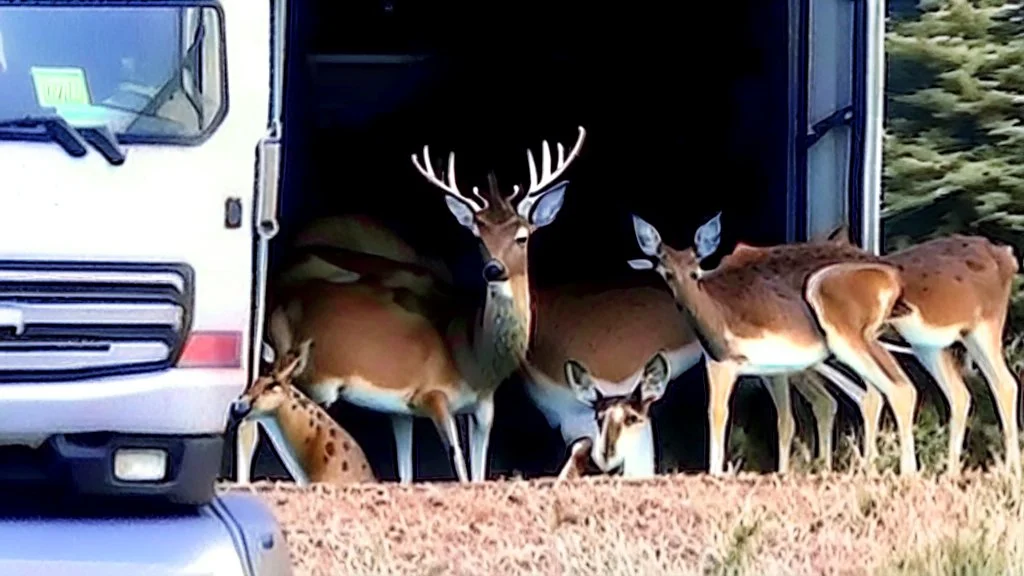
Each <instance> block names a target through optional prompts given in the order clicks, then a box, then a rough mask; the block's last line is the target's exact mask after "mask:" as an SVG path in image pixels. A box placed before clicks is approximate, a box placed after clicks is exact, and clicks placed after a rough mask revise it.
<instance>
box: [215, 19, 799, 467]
mask: <svg viewBox="0 0 1024 576" xmlns="http://www.w3.org/2000/svg"><path fill="white" fill-rule="evenodd" d="M485 5H486V9H485V8H484V6H485ZM594 6H595V5H594V4H587V5H584V4H583V3H582V2H546V3H542V2H539V1H537V0H530V1H526V2H523V1H516V2H504V1H503V2H498V3H494V2H489V3H483V2H478V3H475V4H473V5H469V4H462V3H459V4H456V3H451V2H447V3H446V2H441V1H435V2H415V1H412V0H356V1H348V2H319V3H317V2H308V3H292V5H291V8H290V10H291V13H290V15H289V23H288V26H289V32H288V57H287V66H286V80H285V81H286V91H285V106H286V117H285V134H284V139H285V140H284V141H285V149H286V151H285V156H284V162H285V164H284V172H283V188H282V190H283V193H282V200H281V216H282V218H281V224H282V232H281V233H280V234H279V235H278V237H277V239H276V240H275V242H274V243H273V247H272V254H271V268H270V274H271V275H273V274H275V273H276V272H277V268H275V262H279V261H280V257H281V253H282V250H284V249H286V248H287V245H288V241H289V239H290V238H291V235H292V234H294V233H295V231H296V230H297V229H298V228H299V227H301V226H302V224H303V223H305V222H306V221H308V219H309V217H310V215H311V214H317V215H319V214H325V213H346V212H361V213H366V214H370V215H372V216H375V217H377V218H379V219H381V220H382V221H383V222H384V223H386V224H388V225H390V226H391V227H393V228H394V229H395V230H396V231H398V232H399V233H400V234H401V235H403V236H404V237H405V238H406V239H407V240H408V241H410V242H411V243H412V245H413V246H415V247H416V248H417V249H418V250H421V251H422V252H424V253H425V254H434V255H437V256H442V257H444V258H445V259H446V261H447V262H448V264H449V266H451V267H452V269H453V272H454V274H455V277H456V281H457V282H462V283H468V284H472V283H476V282H481V279H480V268H479V266H480V265H481V262H480V261H479V259H475V260H474V255H475V253H476V244H475V243H476V240H475V239H474V238H472V237H471V236H470V235H469V234H468V233H466V232H465V231H464V230H463V229H462V228H461V227H460V226H459V225H458V224H457V223H456V221H455V219H454V218H452V216H451V214H450V213H449V212H448V211H447V210H446V209H445V206H444V202H443V201H442V193H441V192H440V191H439V190H437V189H436V188H433V187H431V186H430V185H429V184H427V183H426V182H425V181H424V180H423V179H422V177H421V176H420V175H419V174H418V173H417V172H416V171H415V169H414V168H413V166H412V165H411V162H410V155H411V154H412V153H414V152H419V151H420V150H421V149H422V147H423V145H424V144H430V149H431V153H432V156H433V157H434V158H440V157H443V156H442V155H446V154H447V152H448V151H449V150H455V152H456V157H457V160H458V175H459V181H460V184H461V185H462V186H472V185H483V184H484V182H485V180H484V179H485V175H486V173H487V172H488V171H489V170H492V169H493V170H495V171H496V172H497V176H498V182H499V185H501V186H502V187H503V189H505V190H509V189H511V186H512V184H516V183H523V182H525V181H526V180H527V173H528V172H527V165H526V158H525V156H526V154H525V151H526V149H527V148H530V149H531V150H533V152H534V154H535V155H536V154H539V150H540V143H541V141H542V140H544V139H547V140H548V141H549V142H551V143H552V145H553V144H554V142H555V141H560V142H562V143H564V144H565V145H566V147H569V146H571V145H572V143H573V142H574V140H575V137H576V127H577V126H578V125H582V126H584V127H585V128H586V129H587V131H588V135H587V139H586V142H585V144H584V145H583V150H582V153H581V156H580V157H579V159H578V160H577V161H576V162H575V163H574V164H573V166H572V167H571V168H570V169H569V171H568V172H567V173H566V177H567V178H568V179H569V180H570V182H571V183H570V185H569V189H568V192H567V200H566V204H565V207H564V208H563V209H562V211H561V213H560V214H559V216H558V219H557V221H556V222H555V223H554V224H552V225H551V226H549V227H547V228H545V229H543V230H542V231H540V232H538V233H537V234H536V235H534V236H533V237H532V239H531V244H530V258H531V261H530V272H531V282H533V283H535V284H536V285H554V284H558V283H561V282H567V281H570V280H601V281H604V282H606V283H610V284H611V283H614V284H649V285H653V286H661V284H660V282H661V281H660V280H659V279H657V277H656V276H655V275H653V274H649V273H647V274H645V273H640V272H635V271H633V270H631V269H630V268H629V267H628V266H626V265H625V260H626V259H627V258H630V257H635V255H636V252H635V249H636V247H635V241H634V239H633V234H632V228H631V224H630V219H629V214H630V213H637V214H639V215H641V216H643V217H644V218H645V219H647V220H649V221H650V222H652V223H653V224H655V226H657V227H658V228H659V229H660V230H661V231H662V234H663V236H664V237H665V240H666V241H667V242H668V243H670V244H673V245H683V244H686V243H687V242H688V241H689V240H690V239H691V238H692V235H693V232H694V230H695V228H696V227H697V226H698V225H699V224H700V223H702V222H704V221H705V220H707V219H708V218H709V217H711V216H713V215H714V214H715V213H716V212H718V211H723V243H722V247H721V251H725V252H727V251H728V250H730V249H731V247H732V244H733V243H734V242H735V241H736V240H738V239H742V240H744V241H746V242H749V243H755V244H766V243H776V242H782V241H785V240H786V239H787V227H790V228H788V229H790V230H791V229H792V228H791V227H792V226H793V222H792V220H793V218H792V217H791V214H792V212H793V210H792V208H791V202H790V199H791V197H792V194H791V193H790V192H789V190H788V188H789V184H788V174H787V166H788V159H787V154H788V150H789V149H790V143H789V139H790V138H791V133H792V131H791V130H790V129H789V122H790V116H791V115H790V112H789V110H790V101H789V98H790V96H789V95H788V94H787V92H788V80H787V77H788V76H787V75H788V74H789V71H788V69H787V62H788V61H789V60H788V58H789V50H790V47H789V44H788V34H789V30H790V29H791V26H790V23H789V16H788V12H787V5H786V4H785V3H782V2H769V3H766V2H754V1H752V0H741V2H739V3H731V4H728V5H713V4H708V3H704V4H697V5H687V11H686V12H678V13H667V12H661V10H662V9H661V8H660V7H655V6H654V5H630V6H629V8H628V9H627V8H625V7H623V5H621V4H615V5H603V6H604V7H594ZM712 31H714V32H715V34H712ZM720 253H721V252H720ZM746 388H747V389H748V390H747V392H746V393H745V394H737V395H736V396H735V397H734V411H733V413H734V414H735V415H736V417H737V418H739V419H742V420H743V421H744V426H745V427H747V429H748V430H747V432H748V435H749V434H754V433H756V434H759V435H761V436H763V437H765V438H766V439H768V438H772V439H773V438H774V437H775V416H774V412H773V410H772V409H771V408H769V406H771V403H770V400H769V397H768V396H767V393H766V392H764V390H763V388H761V387H759V386H747V387H746ZM706 396H707V394H706V390H705V385H704V377H703V368H702V365H698V366H697V367H694V368H693V369H691V370H690V371H689V372H687V373H686V374H684V375H683V376H682V377H681V378H679V379H678V380H677V381H676V382H674V383H673V384H672V385H671V386H670V388H669V392H668V394H666V396H665V398H664V399H663V400H662V401H661V402H660V404H658V405H657V406H656V407H655V409H654V414H655V416H654V420H655V434H656V439H657V442H658V444H659V455H660V458H659V460H660V466H659V469H660V470H666V469H667V468H679V469H683V470H700V469H703V468H705V467H706V462H707V455H706V444H707V424H706V422H707V411H706V406H707V398H706ZM739 403H745V404H747V405H749V406H757V408H758V409H757V410H753V411H752V412H751V413H750V414H747V409H745V408H744V407H743V406H739V405H738V404H739ZM496 404H497V408H496V418H495V425H494V430H493V434H492V440H491V450H490V464H489V470H490V472H489V477H491V478H494V477H499V476H511V475H513V474H521V475H523V476H525V477H531V476H538V475H552V474H556V473H557V471H558V468H559V466H560V465H561V463H562V460H563V458H564V456H565V446H564V444H563V443H562V440H561V437H560V436H559V434H558V432H557V431H555V430H552V429H550V428H549V427H548V425H547V423H546V422H545V421H544V419H543V417H542V416H541V414H540V412H539V411H538V410H537V409H536V408H535V407H534V406H533V404H532V403H531V402H530V400H529V399H528V398H527V397H526V395H525V393H524V392H523V390H522V389H521V387H520V384H519V382H517V381H509V382H507V383H506V384H505V385H504V386H502V388H501V389H500V390H499V392H498V396H497V400H496ZM331 413H332V415H334V416H335V417H336V418H337V419H338V420H339V422H341V423H342V424H343V426H345V427H346V428H347V429H348V430H349V431H350V432H351V433H352V434H353V435H354V436H355V438H356V439H357V441H359V442H360V443H361V444H362V446H363V448H364V450H365V451H366V453H367V455H368V457H369V458H370V460H371V463H372V465H373V466H374V468H375V471H376V473H377V475H378V476H379V477H381V478H383V479H386V480H392V479H395V478H396V477H397V473H396V470H395V452H394V442H393V437H392V432H391V426H390V422H389V419H388V417H387V416H386V415H383V414H376V413H372V412H369V411H366V410H363V409H360V408H356V407H354V406H351V405H348V404H346V403H344V402H343V401H342V402H338V403H337V404H336V405H334V406H333V407H332V409H331ZM752 418H753V420H752ZM752 430H756V432H753V431H752ZM463 434H465V431H463ZM463 441H464V442H465V437H464V439H463ZM414 442H415V444H414V445H415V455H414V461H415V469H414V473H415V476H416V479H417V480H421V479H452V478H454V471H453V470H452V468H451V465H450V463H449V460H448V458H447V456H446V454H445V451H444V449H443V448H442V444H441V441H440V439H439V436H438V434H437V433H436V431H435V429H434V428H433V425H432V424H431V423H430V422H429V421H427V420H417V422H416V433H415V441H414ZM768 442H774V440H768ZM230 451H233V450H231V449H229V452H230ZM228 457H229V458H232V457H231V456H230V455H228ZM232 461H233V458H232ZM268 475H269V476H272V477H284V473H283V470H282V468H281V467H280V465H279V463H278V462H277V459H276V458H274V457H273V456H272V451H271V450H270V449H269V448H268V443H267V442H265V441H264V442H261V448H260V450H259V452H258V456H257V464H256V467H255V469H254V473H253V478H254V479H258V478H260V477H265V476H268Z"/></svg>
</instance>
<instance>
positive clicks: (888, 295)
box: [630, 214, 917, 474]
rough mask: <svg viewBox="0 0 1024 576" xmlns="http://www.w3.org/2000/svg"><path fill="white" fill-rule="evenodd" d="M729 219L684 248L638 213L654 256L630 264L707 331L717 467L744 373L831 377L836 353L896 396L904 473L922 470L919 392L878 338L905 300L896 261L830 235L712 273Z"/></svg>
mask: <svg viewBox="0 0 1024 576" xmlns="http://www.w3.org/2000/svg"><path fill="white" fill-rule="evenodd" d="M720 216H721V215H720V214H719V215H718V216H715V217H714V218H712V219H711V220H710V221H709V222H707V223H706V224H704V225H702V226H701V227H700V228H699V229H698V230H697V233H696V235H695V243H694V244H695V245H694V247H692V248H687V249H685V250H676V249H673V248H671V247H669V246H666V245H665V244H664V243H663V242H662V240H661V236H660V234H659V233H658V231H657V230H656V229H655V228H654V227H653V226H652V225H650V224H649V223H647V222H645V221H644V220H642V219H641V218H639V217H637V216H634V217H633V225H634V231H635V233H636V238H637V242H638V244H639V246H640V248H641V250H642V251H643V253H644V254H645V255H646V256H647V257H648V259H641V260H631V261H630V265H631V266H632V267H633V268H636V269H652V268H653V269H655V270H656V271H657V272H658V274H659V275H661V277H662V278H663V279H664V280H665V282H666V284H667V285H668V286H669V288H670V289H671V291H672V293H673V295H674V296H675V298H676V300H677V302H678V303H679V307H680V310H681V311H682V312H683V314H684V315H685V316H686V318H687V320H688V321H689V322H690V324H691V325H692V326H693V327H694V329H695V331H696V332H697V333H698V334H699V335H700V339H701V344H702V348H703V349H704V353H705V356H706V360H707V370H708V381H709V389H710V402H709V409H708V412H709V420H710V430H711V438H712V441H711V466H710V467H711V471H712V472H713V473H721V472H722V469H723V463H724V457H725V454H724V440H725V426H726V422H727V420H728V413H729V398H730V396H731V393H732V389H733V387H734V385H735V382H736V378H737V377H738V376H740V375H760V376H781V375H788V374H791V373H795V372H801V371H804V370H808V369H810V370H815V371H818V372H820V373H821V374H822V375H823V376H825V377H829V374H828V373H827V371H823V370H822V366H823V365H824V364H823V363H824V361H825V360H826V359H827V358H828V357H829V355H830V354H832V355H834V356H835V357H836V358H837V359H838V360H839V361H840V362H843V363H844V364H846V365H847V366H849V367H850V368H852V369H853V370H854V371H855V372H856V373H857V374H858V375H859V376H860V377H861V378H863V379H864V381H865V382H867V383H869V385H871V386H874V387H877V388H878V389H879V390H880V391H881V393H882V394H883V395H884V396H885V398H886V399H887V400H888V401H889V403H890V406H891V407H892V409H893V413H894V415H895V417H896V424H897V428H898V434H899V439H900V447H901V453H900V471H901V473H904V474H912V473H914V472H916V470H917V458H916V454H915V450H914V437H913V430H912V426H913V420H914V413H915V410H916V403H917V390H916V389H915V388H914V385H913V383H912V382H911V381H910V379H909V378H908V377H907V376H906V374H905V373H904V372H903V370H902V368H901V367H900V366H899V364H898V363H897V362H896V360H895V359H894V358H893V357H892V356H891V355H890V353H889V352H888V351H887V350H885V349H884V348H883V347H882V346H881V345H880V344H879V343H878V342H877V340H876V336H877V334H878V331H879V330H880V329H881V327H882V326H883V324H884V323H885V322H886V321H887V320H888V319H889V318H890V317H892V316H893V314H894V310H896V311H897V312H896V313H897V314H898V313H899V310H900V306H901V305H902V303H901V297H902V295H903V285H902V280H901V277H900V273H899V270H898V269H897V268H896V266H894V265H891V264H888V263H885V262H884V261H882V260H881V259H880V258H878V257H876V256H873V255H870V254H868V253H866V252H864V251H862V250H859V249H857V248H855V247H853V246H850V245H845V244H841V243H835V242H830V243H805V244H789V245H781V246H775V247H772V248H771V250H770V251H769V252H768V253H766V254H763V255H761V254H757V253H754V252H751V251H749V250H745V249H740V250H737V251H734V253H733V254H732V255H730V256H729V257H726V258H725V259H723V262H722V263H721V265H720V266H719V267H718V268H717V269H715V270H712V271H704V270H703V269H701V267H700V263H701V260H703V259H704V258H705V257H707V256H708V255H710V254H711V253H713V252H714V251H715V250H716V249H717V248H718V244H719V241H720V235H721V226H720ZM652 260H653V261H652ZM730 260H731V261H730Z"/></svg>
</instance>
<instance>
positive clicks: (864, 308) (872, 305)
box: [805, 263, 917, 475]
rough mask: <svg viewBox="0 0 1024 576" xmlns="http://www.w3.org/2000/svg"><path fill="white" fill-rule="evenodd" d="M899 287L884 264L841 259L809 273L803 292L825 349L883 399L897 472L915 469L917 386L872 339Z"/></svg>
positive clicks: (906, 472)
mask: <svg viewBox="0 0 1024 576" xmlns="http://www.w3.org/2000/svg"><path fill="white" fill-rule="evenodd" d="M900 291H901V289H900V286H899V283H898V276H897V275H896V273H895V272H894V271H892V270H889V269H888V268H887V267H882V266H878V265H874V264H859V263H843V264H834V265H832V266H827V267H825V268H823V269H821V270H819V271H818V272H815V273H814V274H812V275H811V277H810V278H808V281H807V288H806V290H805V297H806V298H807V303H808V304H809V305H810V306H811V308H812V309H813V310H814V313H815V315H816V316H817V319H818V324H819V326H821V329H822V331H823V332H824V333H825V340H826V342H827V344H828V347H829V350H830V351H831V352H832V353H833V354H834V355H835V357H836V358H837V359H838V360H839V361H840V362H842V363H844V364H846V365H847V366H849V367H850V368H852V369H853V370H854V371H855V372H857V374H859V375H860V377H861V378H863V379H864V381H865V382H867V383H869V384H870V385H872V386H875V387H876V388H878V390H879V391H880V392H881V393H882V394H883V395H884V396H885V398H886V400H888V401H889V405H890V406H891V407H892V411H893V415H894V416H895V417H896V427H897V429H898V433H899V437H900V473H901V474H908V475H909V474H915V473H916V472H917V455H916V453H915V449H914V430H913V425H914V413H915V411H916V409H917V389H916V388H914V385H913V383H912V382H911V381H910V378H909V377H907V375H906V374H905V373H904V372H903V369H902V368H901V367H900V365H899V363H898V362H896V359H895V358H893V356H892V354H890V353H889V352H888V351H887V350H885V349H884V348H882V346H881V344H879V343H878V342H877V341H876V339H875V335H876V334H878V333H879V331H880V329H881V327H882V324H883V322H884V321H885V320H886V319H887V318H888V316H889V314H890V312H891V311H892V308H893V306H894V305H895V303H896V301H897V299H898V297H899V295H900ZM865 430H867V428H866V427H865Z"/></svg>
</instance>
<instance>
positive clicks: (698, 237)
mask: <svg viewBox="0 0 1024 576" xmlns="http://www.w3.org/2000/svg"><path fill="white" fill-rule="evenodd" d="M721 240H722V213H721V212H719V213H718V214H715V217H714V218H712V219H711V220H708V221H707V222H705V223H704V224H703V225H702V226H701V227H700V228H697V232H696V233H695V234H694V235H693V245H694V247H696V249H697V257H698V258H707V257H708V256H710V255H711V254H712V253H714V251H715V250H718V244H719V242H721Z"/></svg>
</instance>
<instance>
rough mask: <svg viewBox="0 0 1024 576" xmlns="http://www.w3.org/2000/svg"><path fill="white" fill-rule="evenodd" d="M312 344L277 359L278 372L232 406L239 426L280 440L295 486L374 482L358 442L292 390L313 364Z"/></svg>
mask: <svg viewBox="0 0 1024 576" xmlns="http://www.w3.org/2000/svg"><path fill="white" fill-rule="evenodd" d="M310 346H311V341H308V340H307V341H305V342H303V343H302V344H301V345H299V347H298V351H299V352H298V354H295V353H291V354H289V355H286V356H282V357H280V358H279V359H278V361H277V363H276V366H275V369H274V370H272V371H271V373H270V374H268V375H267V376H263V377H261V378H258V379H256V381H255V382H253V384H252V385H251V386H250V387H249V388H248V389H247V390H246V391H245V392H244V393H243V394H242V395H241V396H240V397H239V398H238V399H237V400H236V401H235V402H234V403H233V404H232V406H231V415H232V417H233V418H235V419H236V421H238V422H240V423H241V422H256V421H259V422H261V423H262V424H263V425H264V427H265V429H266V430H267V431H268V432H269V433H270V435H271V436H272V437H273V438H275V442H274V443H275V445H276V446H278V447H279V450H280V454H281V459H282V460H283V461H284V462H285V468H287V469H288V471H289V473H290V474H291V475H292V477H293V478H294V479H295V482H296V484H298V485H300V486H306V485H308V484H309V483H310V482H329V483H333V484H350V483H355V482H374V481H376V477H375V476H374V474H373V470H372V469H371V468H370V464H369V462H367V460H366V455H365V454H364V453H363V450H362V448H360V446H359V444H358V443H356V441H355V439H353V438H352V436H351V435H350V434H349V433H348V432H347V431H346V430H345V429H344V428H342V427H341V426H339V425H338V423H337V422H335V421H334V420H333V419H332V418H331V417H330V415H328V414H327V412H326V411H324V410H323V409H322V408H320V407H319V406H317V405H316V404H315V403H314V402H312V401H311V400H310V399H309V398H307V397H306V396H305V395H304V394H302V393H301V392H299V390H298V389H297V388H296V387H295V386H293V385H292V375H293V374H294V373H295V371H296V370H297V369H298V368H299V367H300V365H301V364H303V363H305V362H307V361H308V354H309V350H310Z"/></svg>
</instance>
